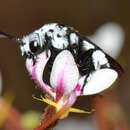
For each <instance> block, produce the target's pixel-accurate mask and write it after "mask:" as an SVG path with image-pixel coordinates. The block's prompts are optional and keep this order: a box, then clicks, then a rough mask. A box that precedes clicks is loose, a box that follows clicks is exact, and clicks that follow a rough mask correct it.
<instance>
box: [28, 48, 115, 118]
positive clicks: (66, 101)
mask: <svg viewBox="0 0 130 130" xmlns="http://www.w3.org/2000/svg"><path fill="white" fill-rule="evenodd" d="M47 53H48V56H47V55H46V54H47ZM50 56H51V51H50V50H48V52H46V51H44V52H42V53H40V54H39V55H38V56H37V58H36V63H35V64H33V60H32V59H29V58H27V60H26V67H27V70H28V71H29V73H30V75H32V77H33V79H34V80H35V82H36V83H37V84H38V85H39V86H40V87H41V88H42V89H43V90H44V91H46V93H47V94H49V95H50V96H51V97H52V100H50V99H44V98H43V99H42V101H44V102H46V103H48V104H50V105H52V106H54V107H56V109H57V111H59V110H61V109H62V108H67V111H66V110H65V112H64V113H62V115H63V116H61V118H64V117H66V116H67V115H68V113H69V112H80V113H88V112H86V111H82V110H79V109H74V108H71V106H72V105H73V104H74V103H75V101H76V99H77V97H78V96H80V95H81V94H83V93H82V87H83V86H84V80H85V76H83V77H81V76H80V74H79V70H78V67H77V64H76V62H75V60H74V58H73V55H72V54H71V52H70V51H68V50H63V51H61V52H60V53H59V54H58V55H57V56H56V58H55V60H54V63H53V66H52V71H51V73H50V86H49V85H48V84H46V83H45V82H44V81H43V79H44V77H43V72H44V69H45V66H46V64H47V62H48V60H49V58H50ZM106 73H107V75H106ZM102 74H105V76H104V77H103V78H102V79H101V78H98V77H99V76H101V75H102ZM110 77H111V78H110ZM115 77H116V73H114V70H110V69H101V70H97V71H96V72H95V73H93V74H92V76H91V81H90V82H88V83H87V87H86V88H85V95H91V94H95V93H98V92H101V91H103V90H104V89H106V88H108V87H109V86H110V85H111V84H112V83H113V81H114V80H115ZM109 79H110V80H109ZM93 80H96V83H94V82H93ZM102 80H103V81H102ZM110 81H111V82H110ZM92 86H94V87H95V88H93V87H92Z"/></svg>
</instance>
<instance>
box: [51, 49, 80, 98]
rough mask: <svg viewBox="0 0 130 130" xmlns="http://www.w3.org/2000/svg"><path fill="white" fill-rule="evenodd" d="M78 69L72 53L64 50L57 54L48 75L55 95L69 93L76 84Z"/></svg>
mask: <svg viewBox="0 0 130 130" xmlns="http://www.w3.org/2000/svg"><path fill="white" fill-rule="evenodd" d="M78 78H79V71H78V68H77V65H76V63H75V61H74V58H73V56H72V54H71V53H70V52H69V51H67V50H64V51H62V52H61V53H60V54H59V55H57V57H56V59H55V61H54V63H53V67H52V72H51V75H50V84H51V86H52V87H53V88H54V89H55V90H56V93H57V94H59V93H60V95H57V96H56V97H59V98H60V97H61V96H63V95H67V94H69V93H71V92H72V91H73V90H74V89H75V88H76V86H77V83H78Z"/></svg>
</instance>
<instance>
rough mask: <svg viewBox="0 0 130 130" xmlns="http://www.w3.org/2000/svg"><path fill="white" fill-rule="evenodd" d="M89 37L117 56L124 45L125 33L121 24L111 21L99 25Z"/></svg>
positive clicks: (111, 54)
mask: <svg viewBox="0 0 130 130" xmlns="http://www.w3.org/2000/svg"><path fill="white" fill-rule="evenodd" d="M89 38H90V39H91V40H92V41H93V42H94V43H95V44H97V45H98V46H99V47H101V48H102V49H103V50H104V51H105V52H106V53H107V54H109V55H110V56H112V57H113V58H117V57H118V55H119V54H120V52H121V50H122V47H123V43H124V39H125V33H124V30H123V28H122V27H121V26H120V25H119V24H117V23H113V22H109V23H106V24H103V25H102V26H101V27H99V28H98V29H97V30H96V32H95V33H94V35H92V36H90V37H89Z"/></svg>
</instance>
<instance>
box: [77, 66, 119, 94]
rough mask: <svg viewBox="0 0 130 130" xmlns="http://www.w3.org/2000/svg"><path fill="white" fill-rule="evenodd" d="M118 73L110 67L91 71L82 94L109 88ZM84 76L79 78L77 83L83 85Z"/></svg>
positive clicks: (94, 92) (95, 92)
mask: <svg viewBox="0 0 130 130" xmlns="http://www.w3.org/2000/svg"><path fill="white" fill-rule="evenodd" d="M117 77H118V73H117V72H116V71H114V70H112V69H100V70H97V71H95V72H93V73H92V75H91V77H90V79H89V81H88V82H87V83H86V85H85V86H84V89H83V93H82V95H92V94H97V93H100V92H102V91H104V90H105V89H107V88H109V87H110V86H111V85H112V84H113V82H114V81H115V80H116V79H117ZM84 80H85V76H83V77H82V78H81V79H80V80H79V84H80V85H81V86H83V84H84Z"/></svg>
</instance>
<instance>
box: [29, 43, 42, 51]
mask: <svg viewBox="0 0 130 130" xmlns="http://www.w3.org/2000/svg"><path fill="white" fill-rule="evenodd" d="M35 42H36V41H31V42H30V44H29V47H30V50H31V52H32V53H36V52H37V51H38V50H39V49H40V46H38V45H37V46H35V45H34V43H35Z"/></svg>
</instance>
